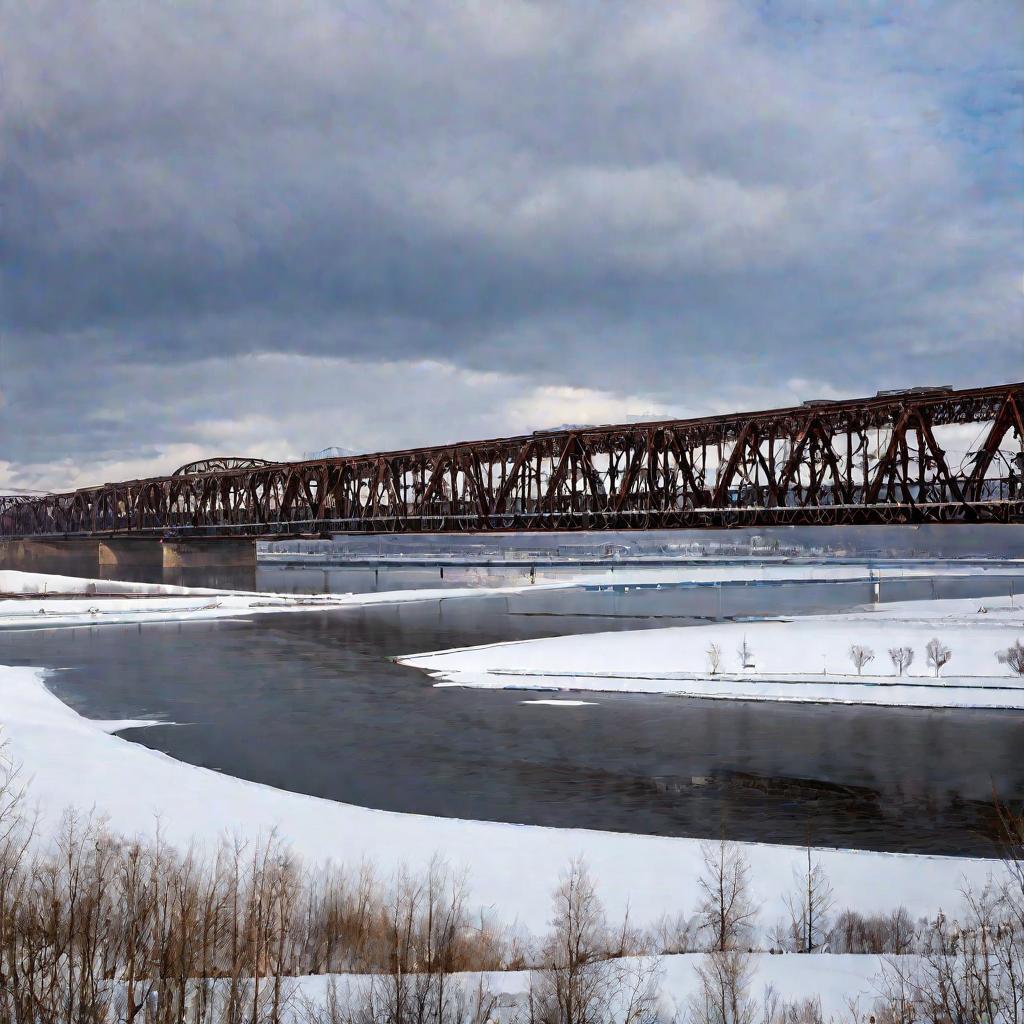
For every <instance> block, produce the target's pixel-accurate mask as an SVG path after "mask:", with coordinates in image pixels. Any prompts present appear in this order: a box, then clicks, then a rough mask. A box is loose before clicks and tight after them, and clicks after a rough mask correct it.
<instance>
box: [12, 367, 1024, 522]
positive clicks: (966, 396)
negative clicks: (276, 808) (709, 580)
mask: <svg viewBox="0 0 1024 1024" xmlns="http://www.w3.org/2000/svg"><path fill="white" fill-rule="evenodd" d="M940 442H944V444H943V443H940ZM1022 478H1024V383H1021V384H1007V385H1001V386H998V387H987V388H972V389H970V390H960V391H954V390H952V389H950V388H914V389H910V390H908V391H902V392H880V393H879V394H878V395H877V396H876V397H874V398H865V399H858V400H851V401H813V402H805V403H804V404H803V405H801V406H796V407H793V408H789V409H776V410H771V411H766V412H755V413H742V414H736V415H729V416H710V417H703V418H700V419H689V420H672V421H665V422H657V423H637V424H628V425H620V426H595V427H590V426H587V427H566V428H561V429H558V430H552V431H538V432H536V433H533V434H530V435H527V436H522V437H511V438H502V439H497V440H490V441H472V442H466V443H459V444H451V445H441V446H438V447H433V448H417V449H413V450H409V451H400V452H385V453H380V454H375V455H362V456H347V457H341V458H324V459H316V460H313V461H308V462H291V463H271V462H264V461H262V460H252V459H211V460H210V461H208V462H205V463H193V464H191V465H189V466H185V467H182V469H181V470H179V471H178V472H177V473H174V474H172V475H170V476H166V477H157V478H152V479H148V480H132V481H127V482H124V483H112V484H104V485H102V486H101V487H90V488H85V489H82V490H77V491H72V492H68V493H63V494H48V495H44V496H15V497H4V498H0V536H2V537H12V538H32V537H45V536H60V537H75V536H90V535H96V536H122V535H123V536H155V537H171V538H173V537H177V536H180V537H197V538H198V537H213V536H228V537H231V536H235V537H242V536H279V535H319V534H326V533H329V532H345V531H368V532H378V533H385V532H386V533H401V532H462V531H481V530H587V529H616V530H621V529H627V530H630V529H665V528H676V527H687V528H694V527H737V526H780V525H801V526H805V525H826V526H839V525H848V524H871V523H880V524H891V523H1024V483H1022Z"/></svg>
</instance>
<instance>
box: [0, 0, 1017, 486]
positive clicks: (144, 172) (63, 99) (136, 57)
mask: <svg viewBox="0 0 1024 1024" xmlns="http://www.w3.org/2000/svg"><path fill="white" fill-rule="evenodd" d="M894 11H895V13H894ZM0 12H2V13H0V22H2V24H0V62H2V66H0V72H2V80H0V89H2V92H3V99H2V102H3V108H2V118H3V120H2V127H0V144H2V157H0V159H2V168H0V183H2V210H0V215H2V221H0V230H2V235H0V256H2V268H3V290H2V293H0V298H2V307H0V331H2V333H0V430H2V442H3V443H2V448H0V489H6V490H12V489H17V488H20V489H31V488H50V487H54V488H58V487H59V488H63V487H72V486H80V485H83V484H88V483H96V482H102V481H104V480H113V479H122V478H126V477H135V476H141V475H146V474H150V473H163V472H168V471H171V470H173V469H174V468H176V467H177V466H178V465H179V464H181V463H183V462H186V461H189V460H191V459H194V458H199V457H202V456H204V455H216V454H220V455H257V456H264V457H268V458H286V457H296V456H301V455H302V454H303V453H304V452H310V451H314V450H317V449H320V448H323V447H326V446H329V445H337V446H342V447H345V448H350V449H356V450H365V451H369V450H375V449H379V448H388V447H406V446H410V445H415V444H427V443H431V442H439V441H445V440H455V439H462V438H471V437H475V436H495V435H499V434H505V433H512V432H519V431H523V430H530V429H535V428H538V427H547V426H553V425H556V424H560V423H565V422H573V423H580V422H590V423H593V422H609V421H619V420H628V419H631V418H646V417H650V416H663V415H696V414H699V413H702V412H709V411H727V410H732V409H745V408H760V407H765V406H771V405H774V404H777V403H788V402H791V401H794V400H803V399H807V398H819V397H827V396H838V395H858V394H861V393H871V392H873V391H874V390H876V389H878V388H881V387H900V386H906V385H912V384H924V383H938V384H946V383H948V384H954V385H964V386H966V385H971V384H986V383H999V382H1002V381H1007V380H1020V379H1024V329H1022V328H1024V293H1022V271H1024V244H1022V239H1024V201H1022V196H1024V115H1022V109H1024V108H1022V104H1024V86H1022V80H1024V76H1022V66H1024V5H1022V4H1021V3H1020V0H1005V2H1003V0H978V2H971V0H960V2H956V3H949V4H943V3H934V4H929V3H915V4H905V5H904V4H890V3H877V4H871V3H855V4H853V3H851V4H849V5H845V4H842V3H836V4H818V3H810V2H805V3H790V2H787V0H783V2H780V3H762V4H758V3H753V2H751V3H730V2H727V0H719V2H703V0H686V2H685V3H682V2H673V3H645V2H642V0H630V2H628V3H621V4H620V3H616V2H614V0H608V2H604V3H597V2H594V0H579V2H568V0H567V2H562V3H559V2H554V0H543V2H540V0H537V2H518V3H512V2H509V3H482V2H480V3H474V2H465V3H448V2H445V0H410V2H408V3H397V2H385V0H366V2H354V0H334V2H322V3H319V2H314V0H308V2H303V0H280V2H276V0H219V2H216V3H214V2H210V3H187V2H173V3H172V2H170V0H164V2H157V0H117V2H110V3H106V4H104V3H96V4H89V3H84V2H79V0H74V2H71V0H67V2H48V0H33V2H32V3H26V2H24V0H0Z"/></svg>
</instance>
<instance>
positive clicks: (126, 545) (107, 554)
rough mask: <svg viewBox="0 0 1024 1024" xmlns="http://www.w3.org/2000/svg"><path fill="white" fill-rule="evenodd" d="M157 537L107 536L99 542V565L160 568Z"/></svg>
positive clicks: (161, 556)
mask: <svg viewBox="0 0 1024 1024" xmlns="http://www.w3.org/2000/svg"><path fill="white" fill-rule="evenodd" d="M161 548H162V545H161V544H160V540H159V538H154V537H108V538H106V539H105V540H101V541H100V542H99V563H100V566H101V567H104V568H111V567H120V568H126V567H132V568H160V567H162V566H163V564H164V556H163V551H162V550H161Z"/></svg>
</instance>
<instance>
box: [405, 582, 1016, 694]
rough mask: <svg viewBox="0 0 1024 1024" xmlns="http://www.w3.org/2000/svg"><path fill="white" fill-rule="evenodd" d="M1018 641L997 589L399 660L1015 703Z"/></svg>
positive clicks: (1011, 609)
mask: <svg viewBox="0 0 1024 1024" xmlns="http://www.w3.org/2000/svg"><path fill="white" fill-rule="evenodd" d="M1021 642H1024V598H1012V597H1009V596H1008V597H992V598H971V599H960V600H947V601H906V602H899V603H896V604H886V605H875V606H871V607H869V608H865V609H864V610H862V611H856V612H848V613H844V614H841V615H807V616H801V617H796V618H779V619H774V620H773V619H767V620H759V621H756V622H729V623H714V624H709V625H698V626H688V627H671V628H665V629H643V630H634V631H626V632H615V633H599V634H589V635H586V636H563V637H552V638H550V639H541V640H527V641H521V642H515V643H504V644H489V645H487V646H482V647H470V648H463V649H460V650H451V651H437V652H430V653H425V654H420V655H412V656H410V657H406V658H402V659H400V660H401V661H402V662H403V663H404V664H407V665H413V666H416V667H417V668H421V669H423V670H425V671H427V672H429V673H430V674H431V675H433V676H435V677H436V678H437V679H438V680H439V681H440V682H441V683H444V684H448V685H457V686H477V687H490V688H524V689H539V690H582V691H612V692H627V693H667V694H675V695H679V696H691V697H709V698H720V699H732V700H770V701H810V702H817V703H855V704H886V705H903V706H909V707H974V708H1014V709H1020V708H1024V675H1022V672H1024V661H1022V660H1021V657H1020V655H1017V654H1016V653H1015V651H1016V645H1018V644H1020V643H1021ZM1015 666H1016V667H1015Z"/></svg>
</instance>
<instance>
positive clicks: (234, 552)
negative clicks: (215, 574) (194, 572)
mask: <svg viewBox="0 0 1024 1024" xmlns="http://www.w3.org/2000/svg"><path fill="white" fill-rule="evenodd" d="M161 547H162V548H163V567H164V568H165V569H217V568H239V567H245V568H255V566H256V541H254V540H248V539H247V538H245V537H234V538H230V539H228V538H224V539H221V538H216V537H211V538H210V539H209V540H200V539H198V538H197V539H194V540H167V541H164V542H163V544H162V545H161Z"/></svg>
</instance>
